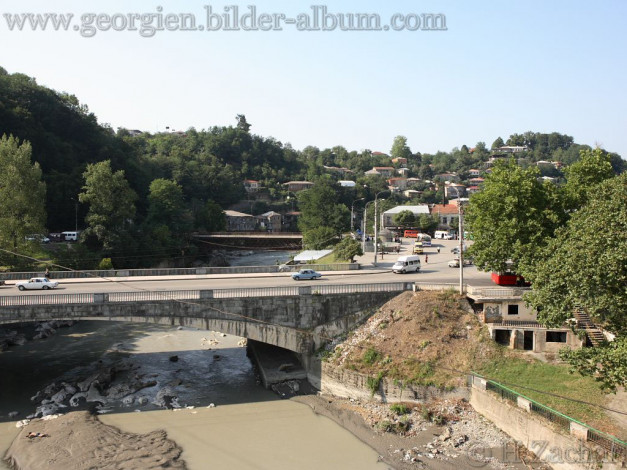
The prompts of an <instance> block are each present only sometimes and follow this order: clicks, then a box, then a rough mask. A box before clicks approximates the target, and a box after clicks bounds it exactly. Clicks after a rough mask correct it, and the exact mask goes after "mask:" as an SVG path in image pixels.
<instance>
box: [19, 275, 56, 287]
mask: <svg viewBox="0 0 627 470" xmlns="http://www.w3.org/2000/svg"><path fill="white" fill-rule="evenodd" d="M58 285H59V283H58V282H57V281H51V280H50V279H48V278H47V277H33V278H31V279H29V280H28V281H20V282H16V283H15V287H17V288H18V289H19V290H26V289H43V290H48V289H55V288H56V287H57V286H58Z"/></svg>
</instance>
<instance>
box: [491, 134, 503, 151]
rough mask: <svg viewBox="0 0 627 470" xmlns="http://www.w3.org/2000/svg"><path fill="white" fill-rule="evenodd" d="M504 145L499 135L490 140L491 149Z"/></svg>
mask: <svg viewBox="0 0 627 470" xmlns="http://www.w3.org/2000/svg"><path fill="white" fill-rule="evenodd" d="M504 145H505V142H503V139H502V138H500V137H497V138H496V140H495V141H494V142H492V150H494V149H497V148H499V147H503V146H504Z"/></svg>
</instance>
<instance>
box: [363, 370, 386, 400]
mask: <svg viewBox="0 0 627 470" xmlns="http://www.w3.org/2000/svg"><path fill="white" fill-rule="evenodd" d="M384 375H385V372H383V371H381V372H379V373H378V374H377V376H376V377H368V379H367V380H366V385H367V386H368V390H370V396H374V394H375V393H376V392H377V391H378V390H379V387H380V386H381V381H382V380H383V376H384Z"/></svg>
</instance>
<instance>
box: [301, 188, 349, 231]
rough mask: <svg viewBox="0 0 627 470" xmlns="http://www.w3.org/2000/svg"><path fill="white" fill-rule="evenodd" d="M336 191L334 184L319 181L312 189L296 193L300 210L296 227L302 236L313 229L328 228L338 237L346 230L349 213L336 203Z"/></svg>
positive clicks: (337, 194) (337, 195) (337, 193)
mask: <svg viewBox="0 0 627 470" xmlns="http://www.w3.org/2000/svg"><path fill="white" fill-rule="evenodd" d="M337 189H338V187H337V185H336V184H333V183H331V182H330V181H327V180H325V179H319V180H318V181H316V184H315V185H314V186H313V187H312V188H310V189H308V190H306V191H301V192H299V193H298V206H299V207H300V210H301V216H300V219H299V221H298V226H299V228H300V230H301V231H302V232H303V234H305V233H306V232H308V231H309V230H313V229H315V228H319V227H329V228H331V229H332V230H333V231H334V232H335V234H336V236H338V237H339V236H340V235H341V234H342V232H343V231H344V230H345V229H348V227H349V224H350V221H349V219H350V211H349V210H348V208H347V207H346V206H345V205H344V204H340V203H339V202H338V200H339V192H338V190H337Z"/></svg>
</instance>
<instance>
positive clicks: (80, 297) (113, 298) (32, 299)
mask: <svg viewBox="0 0 627 470" xmlns="http://www.w3.org/2000/svg"><path fill="white" fill-rule="evenodd" d="M412 288H413V284H412V283H410V282H389V283H384V284H338V285H327V284H320V285H310V286H301V285H296V286H282V287H243V288H234V289H207V290H174V291H132V292H107V293H89V294H87V293H85V294H44V295H41V294H40V295H37V294H29V295H15V296H4V297H0V307H9V306H29V305H58V304H91V303H104V302H159V301H162V302H163V301H171V300H198V299H211V298H216V299H218V298H240V297H283V296H297V295H308V294H319V295H334V294H353V293H361V292H364V293H365V292H402V291H405V290H412Z"/></svg>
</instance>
